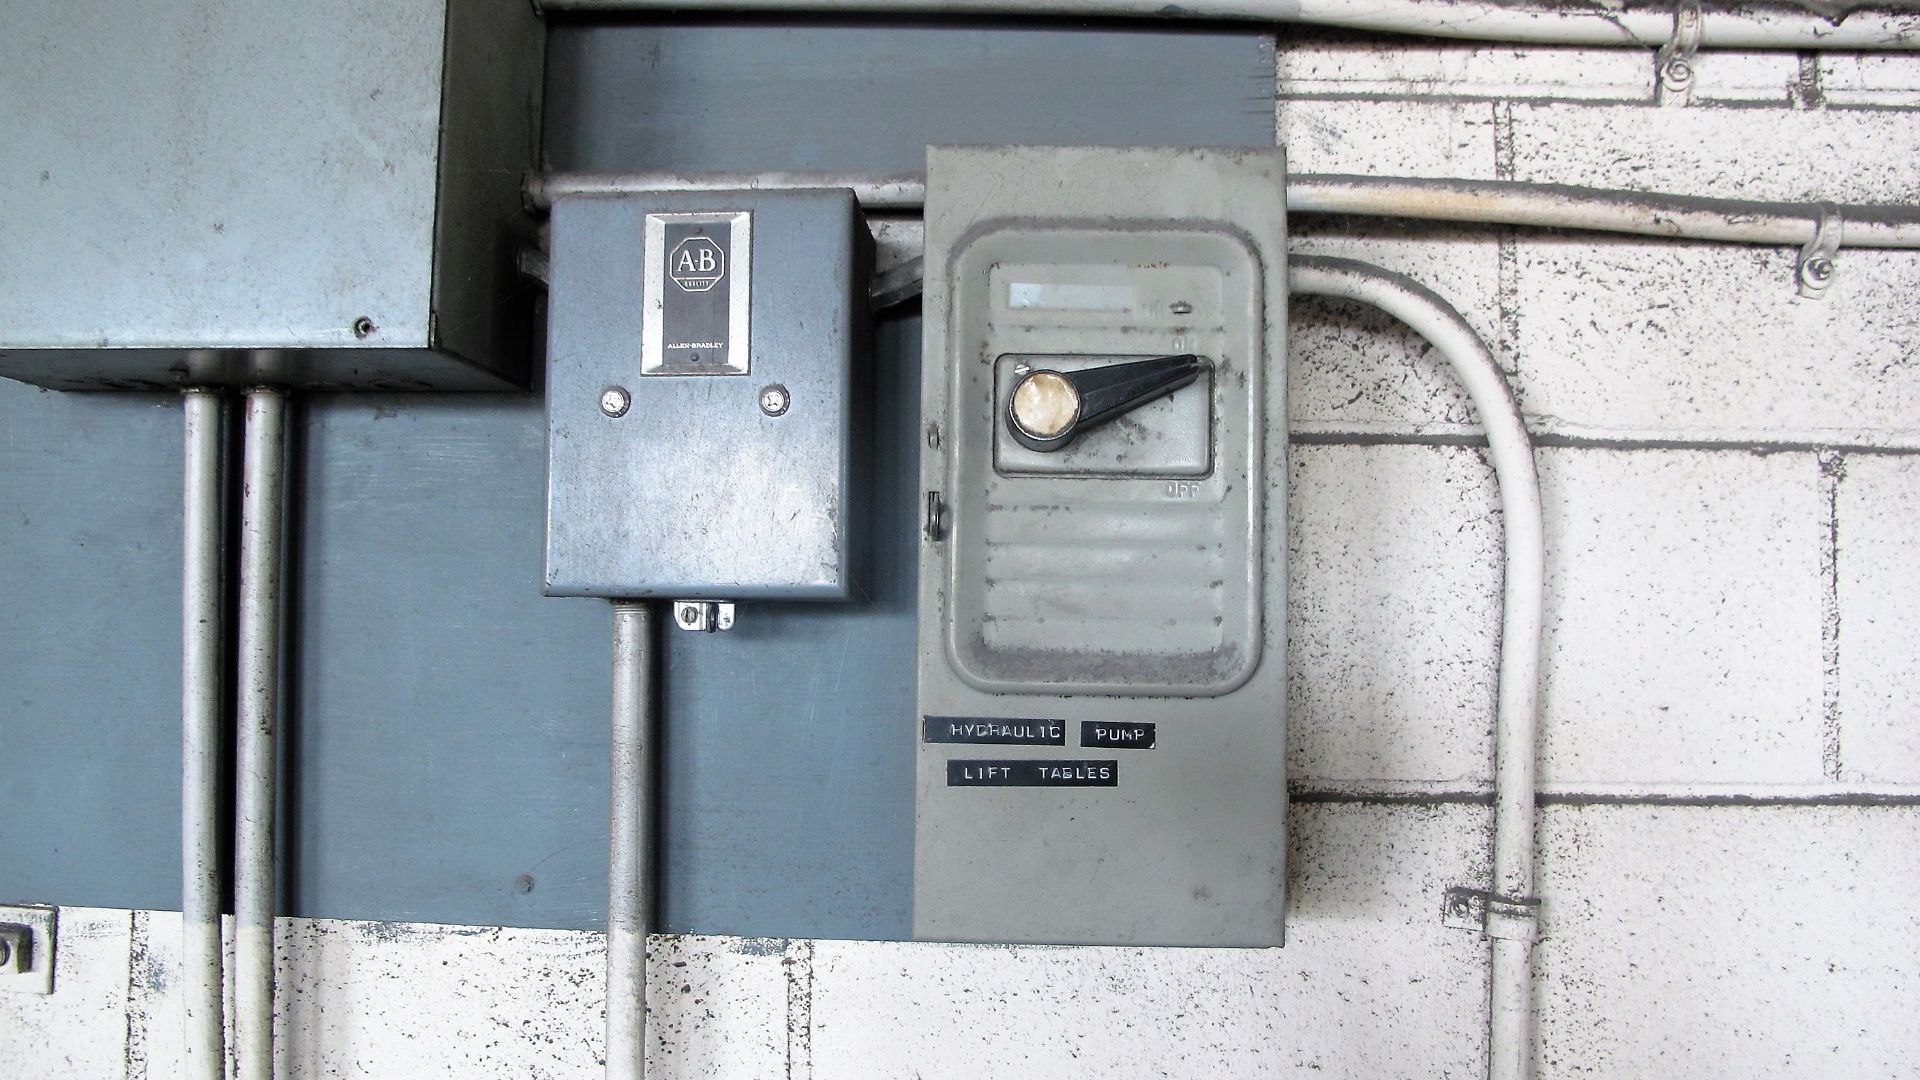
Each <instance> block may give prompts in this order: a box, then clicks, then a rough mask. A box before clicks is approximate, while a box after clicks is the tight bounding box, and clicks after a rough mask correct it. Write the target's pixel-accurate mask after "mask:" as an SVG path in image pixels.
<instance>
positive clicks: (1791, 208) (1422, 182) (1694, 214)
mask: <svg viewBox="0 0 1920 1080" xmlns="http://www.w3.org/2000/svg"><path fill="white" fill-rule="evenodd" d="M813 187H832V188H850V189H852V191H853V193H854V196H855V197H856V198H857V199H859V201H860V204H861V205H862V206H863V207H865V208H866V209H868V210H894V211H912V210H919V209H921V208H922V207H923V206H924V205H925V203H926V195H927V186H926V180H925V178H924V177H923V176H921V175H919V174H917V173H902V174H867V173H807V172H775V173H671V172H646V173H536V174H531V175H529V176H528V177H527V181H526V197H527V202H528V203H529V205H531V206H533V207H535V208H536V209H543V208H546V207H549V206H552V205H553V200H554V199H556V198H558V197H560V196H562V195H613V194H620V193H623V192H633V191H741V190H755V189H762V190H780V189H787V188H813ZM1287 209H1288V210H1291V211H1296V212H1299V213H1303V214H1351V215H1355V216H1360V217H1397V218H1415V219H1420V220H1427V221H1454V222H1463V223H1475V224H1484V225H1523V226H1538V227H1543V228H1554V229H1576V230H1586V231H1592V232H1612V233H1626V234H1629V235H1635V236H1653V237H1662V238H1667V239H1676V240H1713V241H1720V242H1725V243H1736V244H1805V243H1807V242H1809V241H1811V240H1812V239H1813V236H1814V232H1815V231H1816V229H1817V228H1818V226H1819V222H1820V220H1821V218H1822V216H1823V215H1837V217H1838V220H1839V221H1840V225H1841V229H1840V231H1841V241H1840V242H1841V244H1842V246H1845V247H1878V248H1920V206H1905V205H1867V204H1835V203H1786V202H1760V201H1756V200H1752V199H1715V198H1708V197H1705V196H1699V195H1669V194H1661V193H1657V192H1652V193H1648V192H1633V191H1619V190H1615V189H1611V188H1590V187H1575V186H1572V185H1568V184H1530V183H1525V182H1521V181H1512V180H1456V179H1425V178H1414V177H1388V176H1378V177H1375V176H1347V175H1341V174H1335V173H1298V174H1295V175H1293V176H1291V177H1288V179H1287Z"/></svg>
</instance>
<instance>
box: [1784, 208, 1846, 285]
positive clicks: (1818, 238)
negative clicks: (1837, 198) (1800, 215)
mask: <svg viewBox="0 0 1920 1080" xmlns="http://www.w3.org/2000/svg"><path fill="white" fill-rule="evenodd" d="M1844 230H1845V222H1843V221H1841V219H1840V208H1839V207H1837V206H1835V205H1834V204H1832V203H1821V204H1820V207H1819V217H1817V218H1816V219H1815V220H1814V226H1813V239H1811V240H1809V241H1807V246H1806V247H1803V248H1801V249H1800V261H1799V263H1798V264H1797V265H1796V266H1795V267H1794V274H1793V276H1794V279H1795V281H1796V282H1797V284H1798V286H1799V290H1800V295H1801V296H1804V297H1806V298H1807V299H1809V300H1820V299H1823V298H1825V297H1826V295H1827V290H1828V289H1829V288H1831V287H1832V285H1833V279H1834V278H1835V277H1837V276H1838V275H1839V266H1838V264H1837V263H1836V262H1835V261H1834V260H1835V258H1836V257H1837V256H1838V255H1839V254H1840V234H1841V233H1842V232H1843V231H1844Z"/></svg>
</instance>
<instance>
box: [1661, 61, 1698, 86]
mask: <svg viewBox="0 0 1920 1080" xmlns="http://www.w3.org/2000/svg"><path fill="white" fill-rule="evenodd" d="M1666 76H1667V81H1668V82H1670V83H1672V84H1673V85H1675V86H1685V85H1686V84H1688V83H1690V82H1692V81H1693V65H1692V64H1689V63H1687V62H1686V61H1685V60H1681V59H1679V58H1678V57H1676V58H1674V59H1672V60H1669V61H1667V70H1666Z"/></svg>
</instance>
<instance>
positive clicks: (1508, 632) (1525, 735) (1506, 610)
mask: <svg viewBox="0 0 1920 1080" xmlns="http://www.w3.org/2000/svg"><path fill="white" fill-rule="evenodd" d="M1288 269H1289V279H1290V281H1291V283H1292V288H1293V291H1294V292H1295V293H1300V294H1305V295H1313V296H1333V297H1339V298H1342V299H1347V300H1357V301H1359V302H1361V303H1363V304H1370V305H1372V306H1374V307H1377V308H1379V309H1381V310H1382V311H1385V312H1387V313H1388V314H1389V315H1392V316H1394V317H1395V318H1397V319H1399V320H1400V321H1401V322H1403V323H1405V324H1407V326H1409V327H1411V328H1412V329H1413V330H1414V331H1416V332H1417V333H1419V334H1420V336H1422V337H1424V338H1425V339H1426V340H1427V341H1428V342H1430V343H1431V344H1432V345H1433V347H1434V348H1435V349H1437V350H1438V351H1439V352H1440V354H1441V355H1442V356H1444V357H1446V359H1447V362H1448V363H1449V364H1450V365H1452V367H1453V371H1454V374H1455V375H1456V376H1457V377H1458V378H1459V380H1460V382H1461V384H1462V385H1463V386H1464V387H1465V389H1466V391H1467V396H1468V397H1469V398H1470V399H1472V401H1473V408H1474V412H1475V413H1477V414H1478V415H1479V417H1480V423H1481V425H1482V426H1483V427H1484V428H1485V429H1486V432H1487V446H1488V449H1489V456H1490V457H1491V459H1492V464H1493V471H1494V476H1495V477H1496V478H1497V479H1498V481H1499V484H1500V516H1501V528H1502V532H1503V541H1504V547H1505V561H1506V577H1505V584H1504V592H1505V599H1504V603H1503V609H1502V613H1501V622H1500V689H1499V703H1498V706H1497V707H1496V710H1495V715H1494V740H1493V771H1494V796H1493V798H1494V824H1493V883H1492V888H1491V896H1490V897H1489V899H1488V904H1487V910H1488V917H1487V922H1486V932H1487V936H1488V937H1489V938H1490V939H1491V941H1492V980H1491V990H1490V993H1489V1003H1488V1004H1489V1039H1488V1060H1487V1075H1488V1077H1489V1078H1490V1080H1527V1077H1528V1075H1529V1072H1530V1068H1529V1066H1530V1059H1531V1055H1532V1050H1533V991H1532V981H1531V980H1532V973H1531V970H1530V968H1529V966H1528V965H1529V961H1530V957H1531V954H1532V951H1533V941H1534V937H1535V919H1534V912H1535V908H1536V906H1537V904H1536V901H1535V900H1534V897H1533V816H1534V743H1535V735H1536V728H1537V724H1538V694H1539V684H1540V623H1541V618H1542V605H1543V603H1544V596H1545V582H1546V540H1545V535H1544V529H1543V525H1542V521H1541V512H1540V481H1539V477H1538V475H1537V474H1536V473H1535V471H1534V462H1533V443H1532V440H1531V439H1530V438H1529V437H1528V435H1527V428H1526V425H1525V423H1524V422H1522V420H1521V418H1520V407H1519V405H1518V404H1516V403H1515V401H1514V398H1513V392H1512V390H1511V389H1510V388H1509V387H1508V386H1507V380H1506V376H1505V375H1504V374H1502V373H1501V370H1500V365H1499V364H1498V363H1497V362H1496V361H1495V360H1494V357H1493V352H1492V351H1491V350H1489V349H1488V348H1487V345H1486V343H1485V342H1483V341H1481V340H1480V336H1479V335H1478V334H1477V333H1475V332H1474V330H1473V328H1472V327H1471V326H1468V325H1467V322H1466V320H1465V319H1463V318H1461V317H1460V313H1459V312H1458V311H1455V310H1454V308H1453V307H1452V306H1451V305H1449V304H1448V303H1447V302H1446V301H1445V300H1443V299H1441V298H1440V297H1439V296H1438V295H1436V294H1435V293H1434V292H1433V291H1432V290H1430V289H1428V288H1426V287H1425V286H1423V285H1421V284H1419V283H1418V282H1416V281H1414V280H1413V279H1411V278H1408V277H1405V276H1403V275H1400V274H1395V273H1391V272H1389V271H1386V270H1382V269H1380V268H1379V267H1376V266H1370V265H1368V264H1366V263H1362V262H1355V261H1353V260H1350V259H1328V258H1310V257H1302V256H1295V257H1294V258H1292V259H1290V260H1288Z"/></svg>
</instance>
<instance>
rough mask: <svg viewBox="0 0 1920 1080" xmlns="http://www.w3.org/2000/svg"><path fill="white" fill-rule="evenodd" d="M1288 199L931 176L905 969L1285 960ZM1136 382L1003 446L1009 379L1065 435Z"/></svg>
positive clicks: (1228, 184)
mask: <svg viewBox="0 0 1920 1080" xmlns="http://www.w3.org/2000/svg"><path fill="white" fill-rule="evenodd" d="M1284 192H1285V168H1284V162H1283V157H1282V155H1281V153H1280V151H1279V150H1277V149H1273V150H1228V149H1219V150H1212V149H1208V150H1185V149H1125V150H1114V149H1093V148H1071V149H1060V148H1042V147H1019V148H991V149H980V148H968V149H958V148H955V149H949V148H934V149H932V150H930V151H929V153H928V196H927V259H926V265H927V287H926V293H925V298H924V302H923V311H924V317H925V327H926V329H925V333H926V339H925V348H924V359H923V363H924V368H923V391H922V393H923V411H924V416H925V418H926V420H927V422H928V424H929V425H930V427H929V439H928V447H929V449H928V450H927V452H926V453H925V454H924V455H923V458H922V481H923V484H924V485H925V488H926V490H927V491H929V492H939V493H940V494H939V500H940V502H941V503H942V504H943V505H944V510H945V512H944V515H943V520H944V522H945V528H944V529H943V530H940V531H938V532H937V533H936V534H935V535H931V536H928V537H924V538H923V540H922V547H921V559H920V706H921V707H920V715H918V716H916V717H914V718H913V719H914V728H915V731H914V735H915V738H916V741H917V742H918V755H917V756H918V769H917V786H916V802H917V813H916V822H915V873H914V934H915V936H916V937H919V938H924V939H936V940H969V941H1011V942H1056V943H1069V944H1073V943H1082V944H1096V943H1105V944H1154V945H1240V946H1261V945H1277V944H1280V942H1281V940H1282V936H1283V918H1282V915H1283V911H1284V907H1285V883H1286V866H1285V864H1286V860H1285V848H1286V841H1285V813H1286V769H1285V759H1286V725H1285V697H1286V679H1285V670H1284V657H1285V649H1284V642H1285V624H1286V619H1285V599H1286V580H1287V578H1286V563H1285V549H1286V519H1285V505H1286V499H1285V491H1286V486H1285V485H1286V456H1285V455H1286V387H1285V381H1286V380H1285V375H1284V372H1285V356H1286V349H1285V338H1284V335H1285V327H1286V281H1285V273H1286V236H1285V226H1286V221H1285V205H1284V199H1285V195H1284ZM1186 357H1191V358H1193V360H1197V362H1198V373H1197V375H1195V374H1193V369H1194V367H1195V364H1194V363H1193V362H1192V361H1190V360H1186V359H1183V358H1186ZM1155 358H1165V359H1166V364H1165V365H1163V366H1165V367H1167V368H1168V369H1169V370H1174V371H1176V372H1177V373H1178V375H1179V379H1180V381H1179V384H1178V387H1177V388H1176V389H1173V390H1172V391H1171V392H1169V393H1165V394H1164V396H1159V397H1155V398H1152V399H1151V400H1147V401H1146V402H1145V403H1144V404H1140V405H1139V406H1138V407H1137V408H1131V409H1130V411H1128V410H1121V411H1120V414H1117V415H1115V416H1114V417H1113V418H1111V419H1107V420H1106V422H1104V423H1102V424H1100V425H1099V426H1097V427H1093V428H1091V429H1089V430H1086V431H1085V432H1084V433H1080V434H1077V435H1076V436H1075V437H1074V438H1073V439H1072V441H1071V442H1070V443H1069V444H1067V445H1064V446H1062V447H1059V448H1048V447H1047V446H1045V445H1041V444H1037V443H1036V440H1035V439H1034V438H1033V437H1032V435H1033V432H1031V431H1028V430H1027V429H1025V428H1024V427H1022V428H1019V429H1018V430H1016V423H1017V421H1016V419H1015V418H1014V416H1013V415H1012V414H1010V412H1009V405H1010V401H1011V395H1012V394H1013V393H1014V388H1015V386H1016V385H1017V384H1019V382H1020V380H1021V379H1022V378H1023V377H1025V376H1027V375H1029V374H1030V373H1032V372H1035V371H1043V372H1056V373H1059V374H1060V375H1061V376H1064V377H1065V378H1062V379H1053V380H1052V382H1051V383H1049V384H1048V385H1047V386H1045V387H1042V388H1040V389H1042V390H1044V391H1046V392H1048V393H1055V394H1060V395H1063V397H1062V400H1063V401H1064V402H1065V404H1050V405H1049V406H1048V407H1049V408H1051V409H1053V410H1054V412H1051V413H1044V414H1036V415H1045V416H1046V417H1047V418H1048V419H1049V420H1053V421H1063V418H1064V417H1065V416H1067V415H1070V414H1071V412H1072V408H1073V407H1074V404H1073V403H1074V397H1073V395H1072V393H1071V392H1069V391H1066V390H1063V389H1061V385H1062V384H1064V383H1069V382H1072V381H1073V380H1074V379H1076V378H1078V379H1081V380H1082V381H1088V377H1089V376H1093V377H1096V378H1097V375H1098V373H1099V372H1102V371H1108V370H1109V369H1112V368H1114V367H1115V366H1117V365H1123V364H1127V363H1130V362H1138V361H1146V360H1153V359H1155ZM1189 376H1191V381H1186V380H1187V379H1188V377H1189ZM1037 445H1038V446H1039V448H1036V446H1037Z"/></svg>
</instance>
